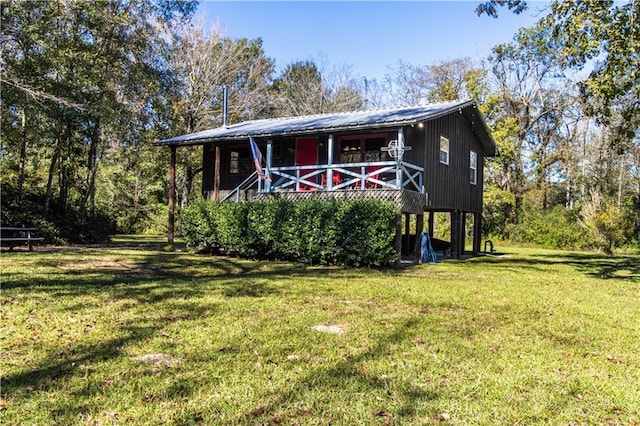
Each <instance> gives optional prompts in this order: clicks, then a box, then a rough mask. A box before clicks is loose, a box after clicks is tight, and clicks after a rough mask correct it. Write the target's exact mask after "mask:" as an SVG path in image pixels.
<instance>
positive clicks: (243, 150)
mask: <svg viewBox="0 0 640 426" xmlns="http://www.w3.org/2000/svg"><path fill="white" fill-rule="evenodd" d="M252 164H253V163H252V160H251V148H249V147H232V148H231V149H230V151H229V174H232V175H248V174H250V173H251V172H252V171H253V170H252V168H251V167H252Z"/></svg>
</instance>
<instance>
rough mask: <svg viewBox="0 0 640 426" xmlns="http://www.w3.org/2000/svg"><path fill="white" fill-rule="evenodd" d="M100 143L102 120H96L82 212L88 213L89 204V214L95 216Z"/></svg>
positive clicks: (81, 206) (91, 141)
mask: <svg viewBox="0 0 640 426" xmlns="http://www.w3.org/2000/svg"><path fill="white" fill-rule="evenodd" d="M99 143H100V119H99V118H98V119H96V120H95V122H94V125H93V129H92V132H91V138H90V146H89V156H88V158H87V182H86V183H87V186H86V189H85V193H84V195H83V196H82V203H81V205H80V210H81V211H82V213H83V214H86V212H87V202H89V212H90V214H91V215H92V216H93V215H94V214H95V192H96V173H97V171H98V161H97V150H98V144H99Z"/></svg>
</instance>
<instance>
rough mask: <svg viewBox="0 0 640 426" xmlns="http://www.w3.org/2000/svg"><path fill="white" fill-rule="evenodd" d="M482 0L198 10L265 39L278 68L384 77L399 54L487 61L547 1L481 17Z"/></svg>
mask: <svg viewBox="0 0 640 426" xmlns="http://www.w3.org/2000/svg"><path fill="white" fill-rule="evenodd" d="M479 2H480V0H478V1H471V2H469V1H407V2H392V1H373V2H370V1H354V2H350V1H349V2H348V1H282V2H275V1H258V2H255V1H203V2H202V3H201V5H200V8H199V13H200V14H201V15H202V16H203V18H204V20H205V22H206V23H207V24H208V25H211V24H212V23H217V24H218V25H219V26H220V27H221V28H222V30H223V32H224V34H225V35H226V36H227V37H231V38H241V37H246V38H249V39H255V38H258V37H260V38H262V40H263V48H264V51H265V54H266V56H268V57H271V58H273V59H275V61H276V66H277V67H278V70H282V69H283V68H284V67H285V66H286V65H288V64H290V63H292V62H295V61H300V60H306V59H313V60H316V61H318V60H320V59H321V60H322V61H324V62H326V63H328V64H330V65H332V66H345V65H346V66H349V67H352V71H353V73H354V74H355V75H357V76H362V77H367V78H369V79H373V78H377V79H382V78H383V77H384V75H385V74H388V73H389V72H390V69H389V67H395V66H396V65H397V64H398V61H400V60H402V61H403V62H405V63H409V64H411V65H432V64H436V63H439V62H442V61H445V60H451V59H456V58H461V57H470V58H472V59H476V60H479V59H482V58H483V57H485V56H487V55H488V54H489V53H490V50H491V48H492V47H493V46H494V45H496V44H498V43H504V42H508V41H510V40H511V39H512V37H513V35H514V33H515V32H516V31H517V30H518V28H520V27H523V26H530V25H532V24H533V23H535V22H536V21H537V19H538V18H539V17H540V15H541V12H540V11H541V10H542V9H543V8H544V7H545V6H546V5H547V4H548V3H547V2H542V1H529V6H530V7H529V10H528V11H526V12H525V13H523V14H521V15H514V14H513V13H511V12H510V11H507V10H502V11H501V13H500V17H499V18H498V19H493V18H489V17H487V16H481V17H478V16H476V14H475V13H474V9H475V7H476V6H477V4H478V3H479Z"/></svg>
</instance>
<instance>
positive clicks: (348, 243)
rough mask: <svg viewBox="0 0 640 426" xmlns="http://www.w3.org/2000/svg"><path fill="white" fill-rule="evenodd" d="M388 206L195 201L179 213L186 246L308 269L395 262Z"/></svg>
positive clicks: (390, 207)
mask: <svg viewBox="0 0 640 426" xmlns="http://www.w3.org/2000/svg"><path fill="white" fill-rule="evenodd" d="M396 220H397V212H396V210H395V208H394V206H393V205H391V204H388V203H383V202H378V201H372V200H362V201H344V202H336V201H318V200H312V201H304V202H291V201H287V200H282V199H272V200H269V201H265V202H254V203H247V202H245V203H216V202H211V201H205V200H203V201H200V202H197V203H194V204H191V205H190V206H189V207H187V209H186V211H185V213H184V223H183V230H184V237H185V241H186V243H187V246H189V247H191V248H195V249H200V250H212V249H218V248H222V249H224V250H225V251H226V252H228V253H231V254H236V255H238V256H241V257H248V258H256V259H281V260H296V261H301V262H304V263H308V264H317V263H322V264H339V265H353V266H376V267H380V266H390V265H393V264H394V263H395V261H396V259H397V256H398V254H397V253H396V252H395V246H394V236H395V227H396Z"/></svg>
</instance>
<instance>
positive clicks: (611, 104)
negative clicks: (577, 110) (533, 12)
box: [476, 0, 640, 151]
mask: <svg viewBox="0 0 640 426" xmlns="http://www.w3.org/2000/svg"><path fill="white" fill-rule="evenodd" d="M505 5H506V6H507V7H508V8H509V9H511V10H513V11H514V12H515V13H520V12H522V11H523V10H525V9H526V8H527V3H526V1H523V0H491V1H486V2H483V3H481V4H480V5H479V6H478V7H477V9H476V13H478V15H481V14H483V13H486V14H488V15H489V16H493V17H497V8H496V7H497V6H505ZM639 18H640V0H629V1H627V2H626V3H620V2H614V1H613V0H583V1H573V0H554V1H553V2H552V3H551V8H550V12H549V13H548V14H547V15H546V16H544V17H543V18H542V19H541V20H540V22H539V25H538V28H540V29H542V28H544V29H550V30H551V31H546V30H545V39H546V40H547V41H548V42H551V43H555V44H557V45H558V46H559V47H560V48H559V50H558V58H559V59H560V60H561V61H562V65H563V66H564V67H565V68H572V69H579V70H580V69H583V68H584V67H585V66H588V65H593V70H592V71H591V72H590V74H589V76H588V77H587V78H586V79H584V80H583V81H581V82H580V84H579V86H580V93H581V96H582V97H583V99H584V101H585V105H586V108H585V111H586V113H587V114H588V115H590V116H591V117H594V118H596V119H597V120H598V122H599V123H601V124H603V125H607V126H609V127H611V128H612V130H613V132H614V137H613V138H612V139H611V143H612V144H613V146H614V147H615V148H616V149H617V150H618V151H625V150H629V149H631V148H632V146H633V145H637V143H638V138H639V131H640V130H639V129H640V85H638V84H637V82H638V81H640V25H638V22H639Z"/></svg>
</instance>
